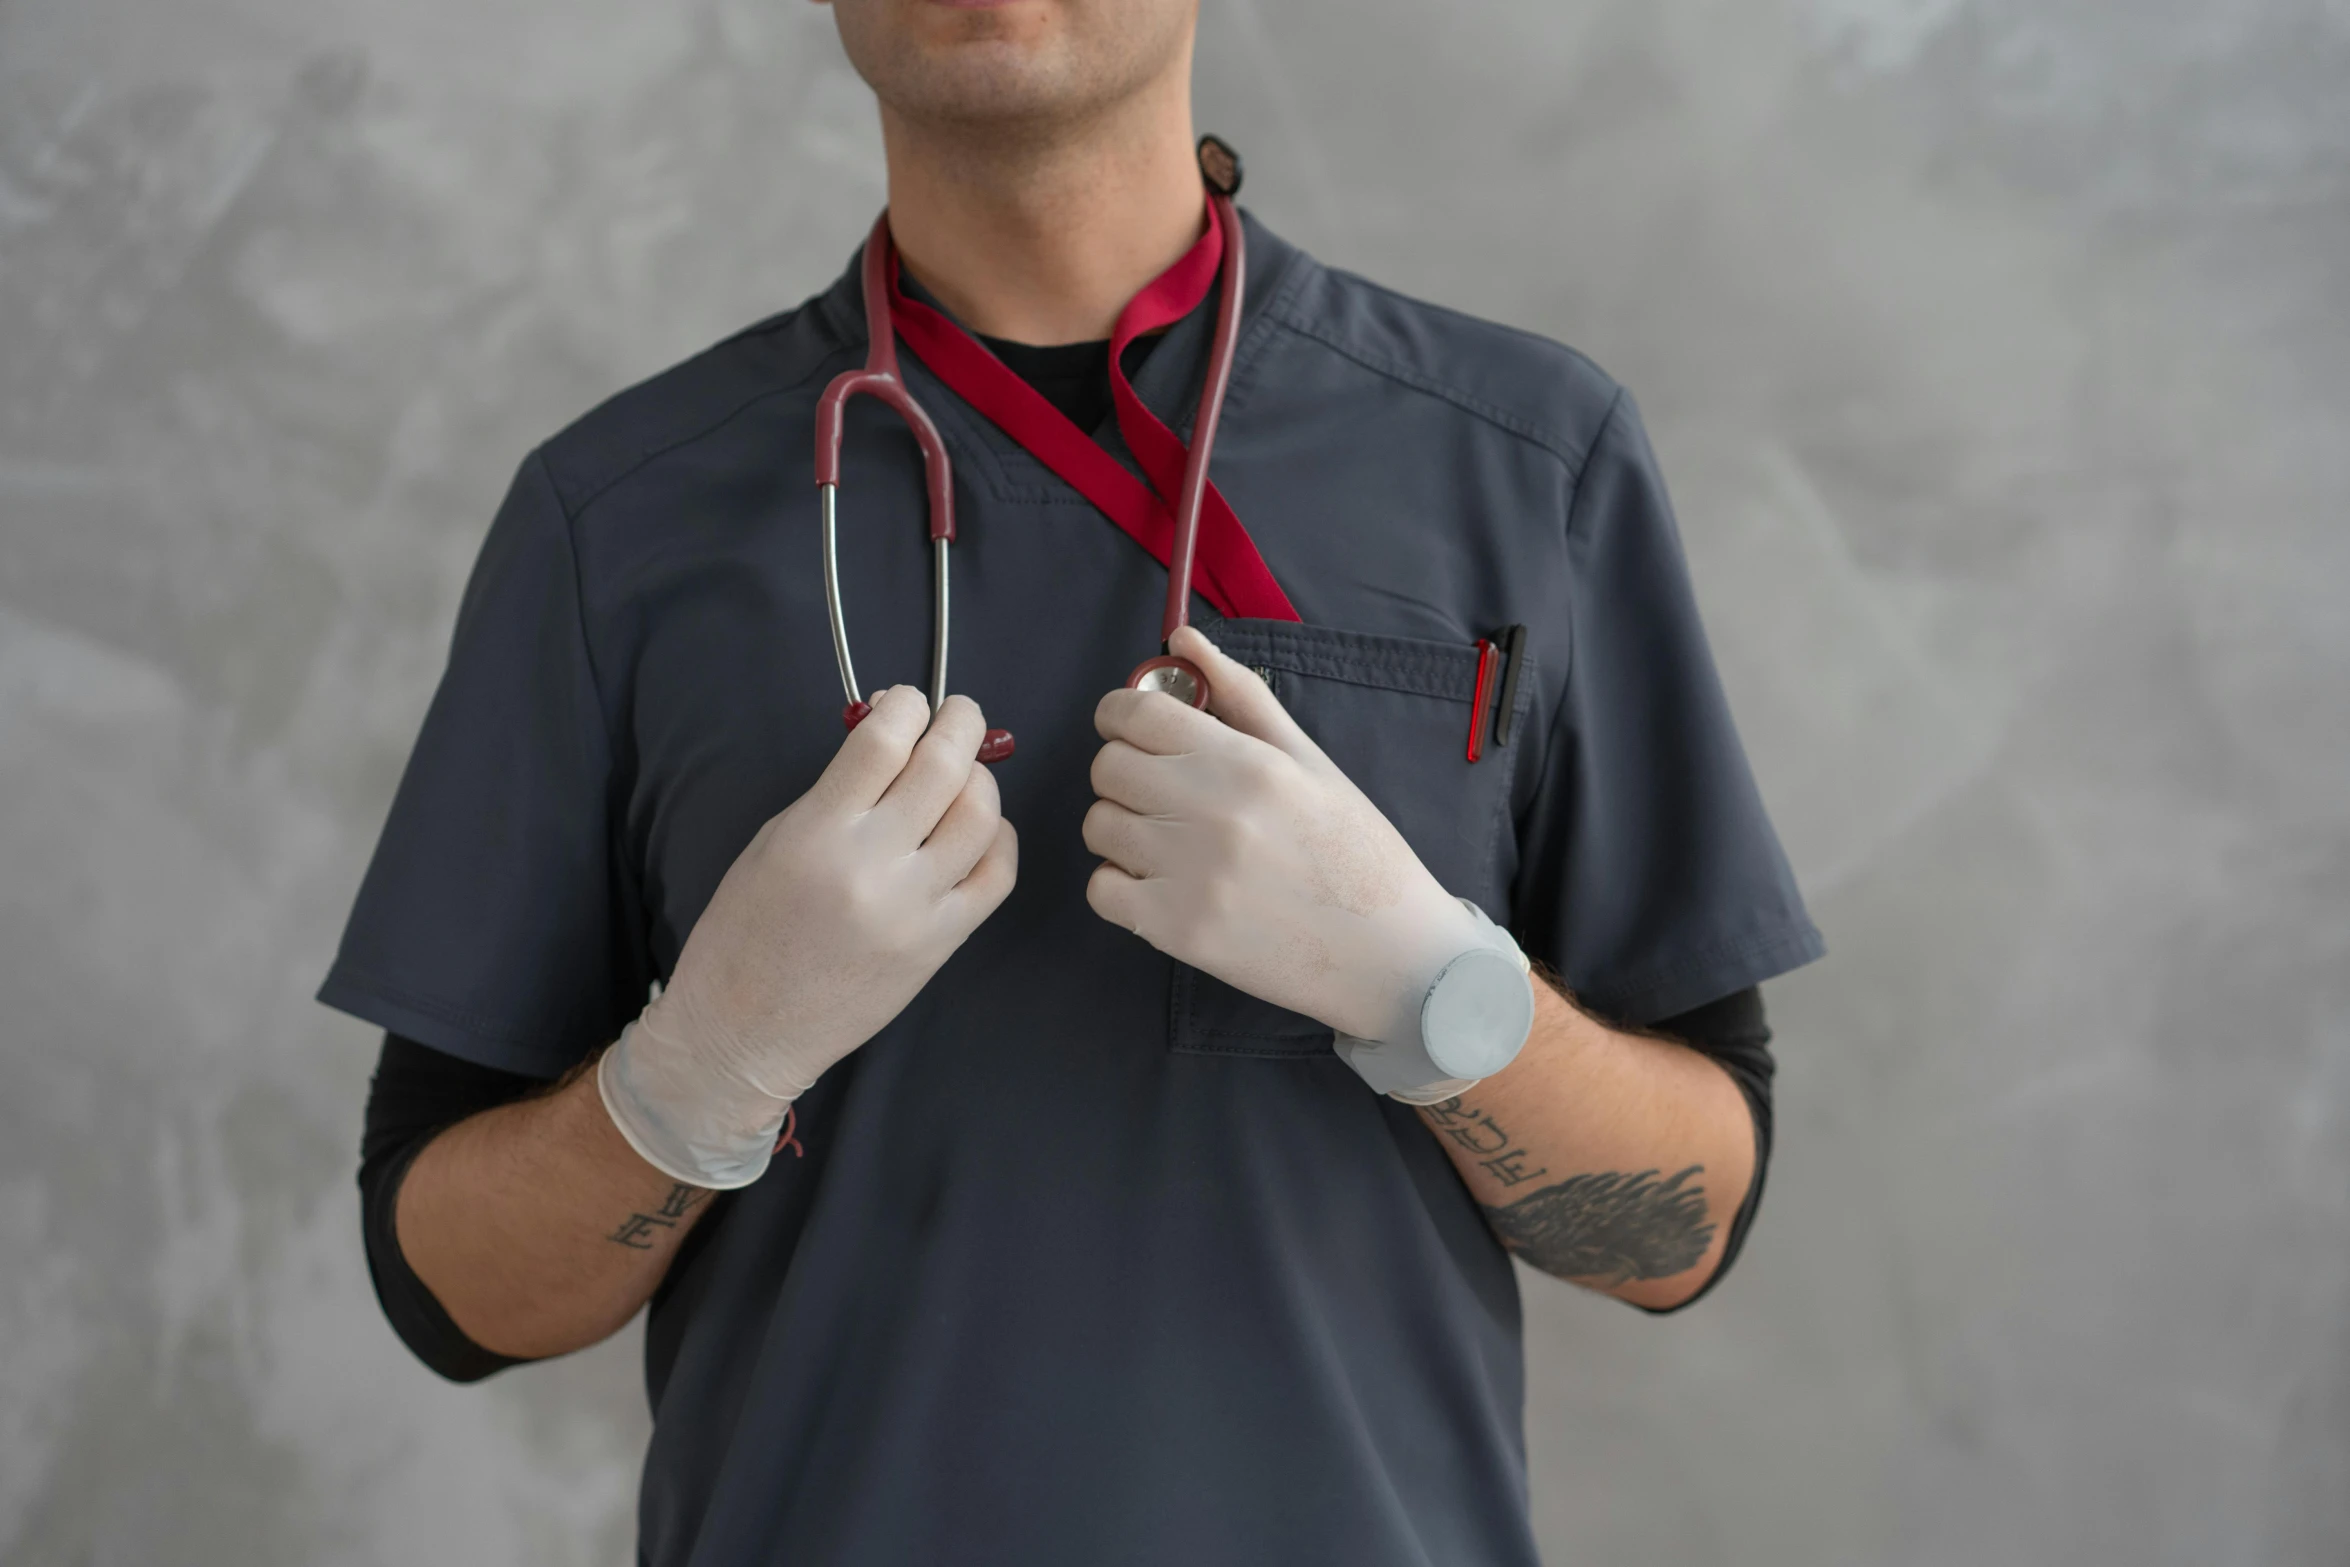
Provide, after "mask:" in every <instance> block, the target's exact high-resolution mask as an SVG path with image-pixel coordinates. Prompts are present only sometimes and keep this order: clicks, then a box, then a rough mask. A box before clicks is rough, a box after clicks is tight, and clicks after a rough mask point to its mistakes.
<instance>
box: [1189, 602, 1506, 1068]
mask: <svg viewBox="0 0 2350 1567" xmlns="http://www.w3.org/2000/svg"><path fill="white" fill-rule="evenodd" d="M1210 634H1211V635H1212V636H1213V637H1214V639H1215V641H1216V645H1217V646H1218V647H1219V648H1221V649H1222V650H1223V651H1224V652H1225V653H1226V654H1227V655H1229V656H1230V657H1232V658H1235V659H1238V660H1239V661H1240V662H1242V663H1244V664H1248V665H1250V666H1252V667H1253V668H1254V669H1255V670H1256V671H1257V673H1258V674H1259V675H1260V676H1262V677H1265V680H1266V684H1267V685H1269V686H1271V687H1272V689H1273V691H1274V694H1275V695H1276V696H1278V697H1279V698H1280V699H1281V704H1282V706H1284V707H1285V708H1287V709H1288V710H1289V714H1290V716H1291V717H1292V718H1295V719H1296V720H1297V722H1298V726H1299V727H1300V728H1302V729H1304V730H1305V732H1306V733H1307V734H1308V735H1310V736H1312V737H1313V740H1314V743H1315V744H1317V745H1319V746H1320V747H1321V748H1322V750H1323V751H1324V752H1325V753H1326V754H1327V755H1328V756H1329V757H1330V759H1331V760H1332V761H1333V762H1335V763H1337V764H1338V767H1339V769H1340V771H1342V772H1344V773H1345V774H1346V775H1347V777H1348V778H1350V779H1352V780H1353V781H1354V784H1355V787H1356V788H1358V789H1360V790H1362V791H1363V793H1364V794H1366V795H1368V796H1369V797H1370V800H1371V803H1372V804H1374V805H1376V806H1377V807H1379V810H1380V812H1381V814H1383V815H1384V816H1386V818H1387V819H1388V821H1390V822H1392V823H1393V824H1394V825H1395V828H1396V830H1397V831H1398V832H1401V833H1402V834H1403V836H1404V840H1405V841H1406V842H1407V843H1409V844H1410V845H1411V846H1412V851H1413V852H1414V853H1415V854H1417V855H1418V856H1419V857H1420V862H1421V863H1422V864H1423V865H1425V866H1427V867H1428V869H1429V870H1430V872H1432V873H1433V874H1434V875H1435V877H1436V879H1437V880H1438V881H1439V882H1441V883H1443V885H1444V887H1445V890H1447V891H1448V892H1451V893H1453V894H1454V895H1456V896H1458V897H1464V898H1468V899H1470V900H1471V901H1473V902H1475V903H1476V904H1477V905H1478V906H1479V907H1481V908H1483V909H1485V910H1486V911H1487V912H1488V913H1491V914H1493V915H1494V916H1495V917H1496V918H1503V917H1505V916H1506V913H1507V897H1508V888H1509V880H1510V877H1511V876H1512V875H1513V874H1514V872H1515V868H1516V856H1515V854H1514V853H1505V852H1504V849H1505V845H1506V844H1507V842H1508V839H1507V835H1508V828H1509V812H1510V795H1511V783H1512V779H1513V777H1514V775H1515V773H1516V772H1517V769H1516V768H1513V767H1508V766H1502V765H1497V761H1498V758H1497V757H1496V755H1495V753H1496V752H1497V751H1499V750H1501V749H1502V748H1504V747H1507V746H1509V745H1510V743H1511V741H1512V739H1513V738H1514V737H1515V736H1516V735H1517V733H1518V732H1519V730H1520V729H1521V727H1522V724H1523V719H1524V710H1525V708H1526V706H1527V704H1528V702H1529V701H1530V700H1531V698H1532V695H1533V684H1534V682H1533V681H1532V679H1531V678H1530V675H1529V671H1528V668H1527V665H1528V661H1529V655H1528V653H1527V650H1526V634H1525V628H1524V627H1522V626H1511V627H1505V628H1503V629H1502V630H1501V631H1498V632H1496V633H1495V634H1494V636H1492V637H1491V638H1489V639H1486V640H1483V641H1479V642H1475V643H1466V642H1430V641H1422V640H1420V639H1418V638H1413V637H1395V636H1384V635H1374V634H1371V633H1368V632H1359V631H1334V630H1331V629H1329V628H1327V627H1322V626H1305V625H1299V624H1295V623H1292V622H1287V621H1269V620H1228V621H1225V622H1223V623H1222V624H1221V625H1218V626H1215V627H1213V628H1211V631H1210ZM1464 740H1465V742H1466V744H1465V745H1464ZM1169 1027H1170V1031H1171V1041H1172V1046H1173V1048H1174V1049H1175V1050H1176V1051H1178V1052H1180V1053H1185V1054H1204V1055H1228V1056H1260V1057H1261V1056H1315V1055H1330V1029H1329V1027H1328V1025H1326V1024H1323V1023H1318V1022H1316V1021H1314V1020H1313V1019H1312V1018H1309V1017H1306V1016H1303V1015H1302V1014H1300V1013H1296V1012H1292V1011H1289V1010H1288V1009H1287V1008H1285V1007H1277V1006H1275V1005H1273V1004H1272V1003H1271V1002H1269V1001H1261V1000H1259V999H1257V998H1256V997H1254V996H1251V995H1248V994H1246V993H1245V992H1242V991H1239V990H1235V989H1234V988H1232V987H1231V986H1229V985H1227V984H1225V983H1224V982H1223V981H1222V980H1219V979H1217V978H1215V977H1214V976H1213V975H1210V974H1203V973H1201V972H1199V971H1198V970H1196V969H1193V968H1191V967H1189V966H1188V965H1185V964H1181V963H1178V964H1176V965H1175V973H1174V979H1173V984H1172V987H1171V994H1170V997H1169ZM1331 1059H1333V1060H1335V1059H1336V1057H1335V1056H1331Z"/></svg>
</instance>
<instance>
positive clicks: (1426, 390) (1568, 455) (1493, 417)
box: [1267, 307, 1623, 480]
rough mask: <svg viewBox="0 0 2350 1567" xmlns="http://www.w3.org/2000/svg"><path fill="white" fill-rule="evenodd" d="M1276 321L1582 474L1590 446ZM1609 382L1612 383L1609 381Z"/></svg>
mask: <svg viewBox="0 0 2350 1567" xmlns="http://www.w3.org/2000/svg"><path fill="white" fill-rule="evenodd" d="M1267 319H1268V320H1272V319H1276V318H1275V317H1273V316H1272V314H1271V311H1270V308H1269V307H1268V310H1267ZM1278 320H1279V322H1280V324H1281V325H1282V326H1283V327H1286V328H1287V329H1288V330H1289V331H1291V332H1294V333H1296V334H1297V335H1298V336H1299V337H1302V338H1305V339H1307V340H1309V341H1311V342H1316V343H1320V344H1321V345H1322V346H1323V347H1325V348H1327V349H1329V350H1330V351H1331V352H1332V353H1335V354H1337V355H1339V356H1340V357H1342V358H1345V359H1349V360H1352V361H1353V362H1354V363H1356V364H1358V365H1361V366H1362V367H1363V368H1364V369H1366V370H1368V371H1370V372H1371V373H1372V374H1374V375H1381V376H1385V377H1386V378H1387V379H1389V380H1391V381H1394V382H1396V383H1397V384H1398V385H1401V386H1408V387H1410V388H1411V389H1412V390H1414V391H1416V392H1420V393H1423V394H1425V395H1427V396H1429V397H1434V398H1436V399H1438V400H1440V401H1442V402H1447V403H1450V404H1452V405H1453V406H1454V407H1455V408H1458V409H1460V410H1462V411H1463V412H1464V413H1470V414H1474V415H1476V416H1477V417H1478V418H1480V419H1482V420H1484V421H1485V422H1486V423H1487V424H1490V425H1492V426H1494V427H1495V428H1496V429H1498V430H1501V431H1502V432H1503V433H1505V434H1508V435H1514V436H1516V437H1517V438H1518V439H1520V440H1522V441H1524V442H1526V443H1527V444H1528V445H1530V446H1537V447H1540V448H1541V449H1542V450H1543V451H1546V452H1548V453H1549V454H1550V455H1551V456H1553V457H1555V458H1557V459H1558V460H1559V463H1560V464H1561V465H1562V466H1563V467H1565V469H1566V470H1567V477H1568V478H1569V479H1570V480H1575V479H1580V478H1581V477H1582V474H1583V464H1584V462H1585V461H1586V460H1587V459H1588V458H1589V457H1590V455H1591V448H1590V447H1588V446H1586V447H1584V448H1582V449H1581V450H1577V449H1576V448H1575V446H1574V443H1573V442H1571V441H1570V440H1568V439H1567V437H1565V436H1564V435H1561V434H1559V433H1558V432H1556V431H1553V430H1548V429H1545V428H1544V427H1542V426H1540V425H1537V424H1533V423H1530V422H1529V421H1527V420H1525V419H1522V418H1520V417H1519V416H1518V415H1516V414H1514V413H1511V412H1510V411H1509V410H1508V409H1506V408H1497V407H1495V406H1494V405H1493V404H1491V403H1488V402H1486V401H1484V400H1483V399H1482V398H1479V397H1477V396H1475V395H1473V394H1472V393H1469V392H1466V391H1463V390H1462V389H1461V388H1459V387H1457V386H1453V385H1451V384H1449V383H1447V382H1444V381H1439V380H1437V379H1436V378H1435V377H1434V376H1431V375H1426V374H1423V373H1422V372H1420V371H1418V370H1414V369H1412V368H1411V367H1409V366H1408V365H1403V364H1399V363H1397V362H1396V361H1395V360H1392V359H1389V358H1387V357H1386V356H1384V355H1382V354H1376V353H1373V352H1372V351H1371V350H1370V349H1367V348H1364V347H1361V346H1360V345H1358V344H1355V343H1351V342H1349V341H1347V340H1346V339H1344V338H1342V337H1339V336H1338V335H1336V334H1335V333H1332V332H1327V331H1324V330H1322V329H1321V328H1320V327H1317V326H1315V325H1313V324H1312V323H1311V322H1308V321H1304V320H1301V319H1299V318H1298V317H1297V316H1295V315H1291V314H1284V315H1282V316H1280V317H1279V318H1278ZM1572 351H1573V350H1569V352H1572ZM1610 384H1611V385H1612V384H1613V382H1612V380H1611V382H1610ZM1616 390H1617V394H1618V395H1619V396H1620V395H1621V394H1622V391H1623V389H1622V388H1621V387H1617V388H1616ZM1610 406H1611V407H1612V406H1613V405H1612V404H1611V405H1610Z"/></svg>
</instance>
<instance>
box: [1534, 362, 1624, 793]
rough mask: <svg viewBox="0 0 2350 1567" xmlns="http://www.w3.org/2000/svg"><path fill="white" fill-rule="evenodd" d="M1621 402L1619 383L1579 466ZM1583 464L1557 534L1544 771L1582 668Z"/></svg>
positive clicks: (1621, 406)
mask: <svg viewBox="0 0 2350 1567" xmlns="http://www.w3.org/2000/svg"><path fill="white" fill-rule="evenodd" d="M1624 404H1625V397H1624V389H1623V388H1622V387H1621V386H1619V387H1617V388H1616V390H1615V395H1614V396H1612V397H1610V398H1609V399H1608V402H1607V412H1606V413H1604V414H1602V415H1601V416H1600V420H1599V428H1598V429H1597V430H1594V431H1593V432H1592V435H1591V444H1590V446H1589V447H1587V448H1585V451H1584V464H1583V468H1588V467H1589V466H1590V458H1591V456H1592V454H1594V453H1596V452H1597V451H1598V450H1599V447H1600V443H1601V442H1602V441H1605V440H1606V439H1607V436H1608V432H1609V431H1610V430H1612V429H1614V428H1615V424H1616V419H1617V417H1618V416H1619V415H1620V414H1621V413H1622V412H1623V410H1624ZM1583 468H1578V469H1577V470H1576V471H1575V473H1574V475H1573V480H1572V482H1573V485H1574V492H1573V493H1572V494H1571V495H1569V496H1568V497H1567V516H1566V526H1565V528H1564V529H1563V530H1562V531H1561V533H1560V537H1559V546H1560V548H1561V550H1562V551H1563V552H1564V554H1565V557H1566V560H1567V563H1568V564H1567V574H1568V578H1569V585H1568V587H1567V590H1566V591H1564V592H1562V593H1561V595H1560V599H1559V618H1560V620H1561V621H1563V622H1564V624H1563V626H1562V627H1561V630H1562V631H1563V633H1564V634H1563V635H1562V636H1561V638H1560V641H1561V642H1562V643H1564V645H1565V647H1566V659H1565V663H1564V667H1562V668H1561V669H1560V670H1559V690H1558V702H1557V705H1556V706H1554V707H1553V708H1552V709H1551V713H1550V723H1549V725H1548V726H1547V727H1546V728H1545V729H1544V731H1543V737H1542V766H1543V769H1544V770H1545V771H1546V772H1547V771H1548V769H1549V767H1550V759H1551V755H1552V753H1553V751H1554V749H1555V748H1556V746H1557V745H1558V741H1559V733H1560V731H1561V730H1562V729H1564V728H1565V727H1566V722H1567V705H1568V699H1569V698H1570V697H1571V696H1572V695H1573V694H1574V690H1575V681H1576V680H1577V678H1579V676H1580V673H1581V670H1582V661H1581V660H1580V659H1578V658H1576V656H1575V653H1576V642H1577V639H1578V635H1579V633H1580V631H1581V629H1582V627H1581V623H1580V621H1579V619H1578V617H1577V616H1576V614H1575V608H1574V593H1573V590H1572V579H1573V576H1574V567H1573V559H1574V553H1575V536H1576V525H1577V524H1578V523H1579V522H1580V521H1581V519H1582V516H1583V502H1584V500H1585V499H1586V498H1587V496H1588V494H1589V492H1588V491H1587V490H1586V489H1585V488H1584V486H1583Z"/></svg>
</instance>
